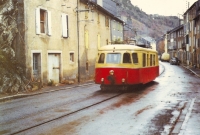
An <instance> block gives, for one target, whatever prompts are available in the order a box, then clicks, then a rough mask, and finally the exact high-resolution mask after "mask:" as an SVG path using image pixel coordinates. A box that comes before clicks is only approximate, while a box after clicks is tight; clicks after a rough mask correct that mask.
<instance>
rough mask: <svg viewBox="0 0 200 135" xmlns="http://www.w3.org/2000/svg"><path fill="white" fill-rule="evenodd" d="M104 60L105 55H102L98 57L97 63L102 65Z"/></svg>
mask: <svg viewBox="0 0 200 135" xmlns="http://www.w3.org/2000/svg"><path fill="white" fill-rule="evenodd" d="M104 59H105V54H104V53H102V54H101V55H100V56H99V61H98V63H104Z"/></svg>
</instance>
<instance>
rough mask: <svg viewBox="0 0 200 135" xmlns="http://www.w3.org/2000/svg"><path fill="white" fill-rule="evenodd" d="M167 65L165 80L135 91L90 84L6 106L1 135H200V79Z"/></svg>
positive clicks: (0, 111)
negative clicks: (101, 87) (110, 88)
mask: <svg viewBox="0 0 200 135" xmlns="http://www.w3.org/2000/svg"><path fill="white" fill-rule="evenodd" d="M162 64H163V65H164V66H165V72H164V73H163V74H161V76H159V77H158V78H157V79H156V80H155V81H153V82H151V83H149V84H146V85H143V86H140V87H135V88H133V89H132V90H130V91H124V92H115V91H109V92H101V91H99V85H90V86H85V87H81V88H74V89H69V90H62V91H57V92H53V93H46V94H41V95H36V96H32V97H27V98H21V99H16V100H12V101H9V102H5V103H1V104H0V115H1V117H0V134H12V133H18V134H31V135H32V134H63V135H160V134H163V135H166V134H178V133H179V134H184V135H199V134H200V126H198V125H199V122H200V79H199V78H197V77H196V76H194V75H193V74H192V73H190V72H189V71H188V70H185V69H184V68H182V67H181V66H175V65H170V64H169V63H165V62H163V63H162ZM105 99H108V100H105ZM104 100H105V101H104ZM93 104H95V105H93ZM92 105H93V106H92ZM77 110H79V111H77ZM57 118H58V119H57ZM32 127H34V128H32ZM24 129H28V130H25V131H23V132H19V131H21V130H24Z"/></svg>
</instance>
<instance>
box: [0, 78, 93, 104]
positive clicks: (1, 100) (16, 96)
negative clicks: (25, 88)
mask: <svg viewBox="0 0 200 135" xmlns="http://www.w3.org/2000/svg"><path fill="white" fill-rule="evenodd" d="M91 84H94V83H93V82H89V83H84V84H77V85H74V86H71V87H70V86H69V87H64V86H63V87H62V88H59V89H54V90H47V91H43V92H36V93H30V94H17V95H13V96H7V97H3V98H0V102H5V101H9V100H12V99H18V98H24V97H29V96H35V95H40V94H45V93H50V92H56V91H58V90H66V89H72V88H76V87H83V86H87V85H91Z"/></svg>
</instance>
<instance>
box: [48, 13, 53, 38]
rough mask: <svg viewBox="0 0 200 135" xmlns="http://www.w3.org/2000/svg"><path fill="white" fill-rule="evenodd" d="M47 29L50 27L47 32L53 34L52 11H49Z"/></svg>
mask: <svg viewBox="0 0 200 135" xmlns="http://www.w3.org/2000/svg"><path fill="white" fill-rule="evenodd" d="M47 29H48V31H47V34H48V35H49V36H51V35H52V31H51V30H52V25H51V11H47Z"/></svg>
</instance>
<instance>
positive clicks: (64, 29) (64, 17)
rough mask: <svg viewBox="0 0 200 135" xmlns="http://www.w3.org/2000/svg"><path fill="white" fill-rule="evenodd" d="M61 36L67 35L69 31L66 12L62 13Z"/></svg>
mask: <svg viewBox="0 0 200 135" xmlns="http://www.w3.org/2000/svg"><path fill="white" fill-rule="evenodd" d="M61 18H62V36H63V37H66V38H67V37H69V31H68V15H67V14H64V13H63V14H62V15H61Z"/></svg>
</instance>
